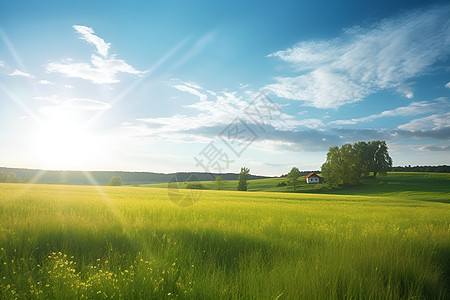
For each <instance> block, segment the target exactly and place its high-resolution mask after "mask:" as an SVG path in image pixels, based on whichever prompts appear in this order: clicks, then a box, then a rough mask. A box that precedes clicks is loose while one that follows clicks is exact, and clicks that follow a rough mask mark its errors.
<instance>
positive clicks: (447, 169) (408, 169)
mask: <svg viewBox="0 0 450 300" xmlns="http://www.w3.org/2000/svg"><path fill="white" fill-rule="evenodd" d="M392 172H433V173H450V166H447V165H443V166H411V165H409V166H404V167H400V166H398V167H392Z"/></svg>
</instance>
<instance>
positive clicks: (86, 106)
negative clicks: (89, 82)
mask: <svg viewBox="0 0 450 300" xmlns="http://www.w3.org/2000/svg"><path fill="white" fill-rule="evenodd" d="M64 107H66V108H69V109H76V110H107V109H110V108H111V105H110V104H109V103H106V102H103V101H98V100H93V99H89V98H72V99H70V100H69V101H67V102H65V103H64Z"/></svg>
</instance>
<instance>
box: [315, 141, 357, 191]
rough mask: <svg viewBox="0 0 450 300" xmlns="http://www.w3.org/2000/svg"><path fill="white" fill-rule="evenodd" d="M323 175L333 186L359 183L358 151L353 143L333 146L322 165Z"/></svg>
mask: <svg viewBox="0 0 450 300" xmlns="http://www.w3.org/2000/svg"><path fill="white" fill-rule="evenodd" d="M322 176H323V177H324V178H325V181H326V182H327V183H328V184H329V185H331V186H333V187H338V186H341V185H356V184H358V183H359V179H360V176H361V162H360V155H359V153H358V151H357V150H356V149H355V148H354V147H353V146H352V145H351V144H345V145H342V146H341V148H339V147H338V146H334V147H331V148H330V150H329V151H328V153H327V160H326V161H325V163H324V164H323V165H322Z"/></svg>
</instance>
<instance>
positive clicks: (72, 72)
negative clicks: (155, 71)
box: [47, 26, 145, 84]
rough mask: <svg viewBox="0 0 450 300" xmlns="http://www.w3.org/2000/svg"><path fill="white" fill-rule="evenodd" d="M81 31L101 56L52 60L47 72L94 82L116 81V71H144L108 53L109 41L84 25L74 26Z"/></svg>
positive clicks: (133, 72)
mask: <svg viewBox="0 0 450 300" xmlns="http://www.w3.org/2000/svg"><path fill="white" fill-rule="evenodd" d="M74 28H75V29H76V30H77V31H78V32H80V33H82V39H84V40H86V41H88V42H89V43H91V44H94V45H95V46H96V47H97V51H98V53H99V54H100V55H101V56H98V55H96V54H93V55H91V62H90V63H85V62H73V60H72V59H70V58H69V59H66V60H65V61H62V62H52V63H49V64H48V65H47V71H48V72H57V73H61V74H64V75H65V76H67V77H73V78H81V79H85V80H90V81H92V82H93V83H96V84H104V83H117V82H119V81H120V80H119V79H118V78H117V74H118V73H128V74H135V75H141V74H144V73H145V72H143V71H139V70H136V69H135V68H133V67H132V66H130V65H129V64H127V63H126V62H125V60H122V59H118V58H117V55H115V54H113V55H108V49H109V45H110V44H109V43H105V42H104V41H103V40H102V39H101V38H99V37H97V36H95V35H94V34H93V33H94V31H93V30H92V29H91V28H89V27H85V26H74Z"/></svg>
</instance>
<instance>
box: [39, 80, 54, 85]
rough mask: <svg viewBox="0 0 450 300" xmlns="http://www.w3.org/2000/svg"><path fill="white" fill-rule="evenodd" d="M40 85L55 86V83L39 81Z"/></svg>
mask: <svg viewBox="0 0 450 300" xmlns="http://www.w3.org/2000/svg"><path fill="white" fill-rule="evenodd" d="M39 83H40V84H43V85H52V84H55V83H54V82H51V81H48V80H45V79H44V80H39Z"/></svg>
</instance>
